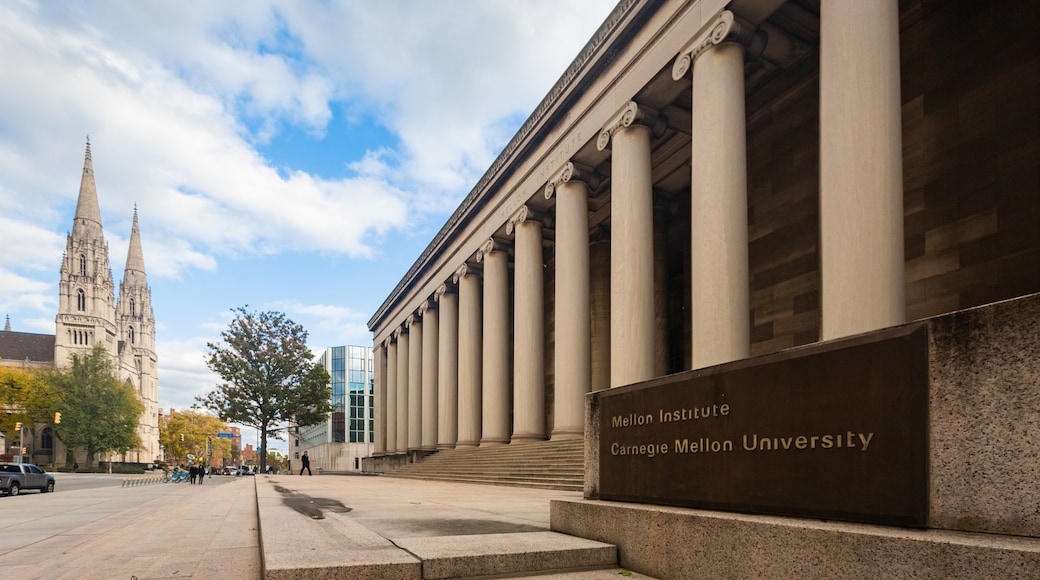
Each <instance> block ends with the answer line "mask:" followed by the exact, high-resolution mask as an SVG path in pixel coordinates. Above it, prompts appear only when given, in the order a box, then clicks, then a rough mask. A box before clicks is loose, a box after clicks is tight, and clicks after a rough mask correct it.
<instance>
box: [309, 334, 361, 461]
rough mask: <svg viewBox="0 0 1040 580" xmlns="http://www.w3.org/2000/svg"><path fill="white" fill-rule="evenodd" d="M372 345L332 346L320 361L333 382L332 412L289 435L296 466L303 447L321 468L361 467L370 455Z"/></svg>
mask: <svg viewBox="0 0 1040 580" xmlns="http://www.w3.org/2000/svg"><path fill="white" fill-rule="evenodd" d="M372 362H373V361H372V348H371V347H367V346H333V347H329V348H326V349H325V352H324V353H322V355H321V357H320V358H319V363H320V364H322V365H323V366H324V367H325V371H326V372H327V373H329V377H330V380H331V384H332V412H331V413H330V414H329V416H328V418H327V419H326V420H325V421H323V422H321V423H318V424H316V425H308V426H305V427H300V428H299V432H298V434H297V435H295V436H293V437H292V438H291V440H292V443H291V447H292V448H291V450H290V458H291V459H292V460H294V461H295V462H296V465H297V469H298V466H299V459H300V456H301V455H302V454H303V452H304V451H307V452H308V455H309V456H310V458H311V468H312V469H317V468H318V467H321V469H322V471H329V472H335V471H361V460H362V458H365V457H371V455H372V451H373V443H374V441H373V440H374V435H375V416H374V413H375V396H374V388H375V385H374V376H373V368H372Z"/></svg>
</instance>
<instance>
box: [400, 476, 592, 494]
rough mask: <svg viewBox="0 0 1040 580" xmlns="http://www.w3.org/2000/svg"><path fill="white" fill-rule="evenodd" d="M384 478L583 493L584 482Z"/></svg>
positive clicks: (476, 478) (436, 477)
mask: <svg viewBox="0 0 1040 580" xmlns="http://www.w3.org/2000/svg"><path fill="white" fill-rule="evenodd" d="M384 477H394V478H399V479H421V480H428V481H450V482H454V483H475V484H480V485H503V486H510V487H526V488H532V489H552V490H557V491H582V489H583V488H584V485H585V484H584V480H573V481H570V482H567V481H557V482H538V481H532V480H517V481H509V480H501V479H496V478H492V477H479V476H477V477H460V476H434V475H425V474H423V475H408V474H400V475H398V474H389V473H388V474H385V475H384Z"/></svg>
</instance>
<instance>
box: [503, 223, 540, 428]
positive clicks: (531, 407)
mask: <svg viewBox="0 0 1040 580" xmlns="http://www.w3.org/2000/svg"><path fill="white" fill-rule="evenodd" d="M506 233H507V234H515V240H514V242H513V243H514V247H515V252H516V257H515V264H514V271H513V294H514V297H513V435H512V437H511V439H510V441H539V440H542V439H545V284H544V278H545V274H544V270H545V266H544V262H543V261H542V222H541V221H540V216H537V215H536V214H534V212H532V211H531V209H530V208H528V207H527V206H526V205H524V206H521V207H520V209H519V210H518V211H517V212H516V213H515V214H514V215H513V216H512V217H511V218H510V219H509V222H508V223H506ZM507 267H508V265H507Z"/></svg>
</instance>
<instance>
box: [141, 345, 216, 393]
mask: <svg viewBox="0 0 1040 580" xmlns="http://www.w3.org/2000/svg"><path fill="white" fill-rule="evenodd" d="M206 342H207V340H206V339H203V338H193V339H188V340H162V339H161V338H160V339H159V340H157V341H156V350H157V351H158V352H160V353H161V357H160V365H161V369H160V373H159V405H160V406H161V407H164V408H168V407H174V408H176V409H186V408H188V407H191V406H192V405H194V404H195V403H196V401H195V397H196V396H199V395H205V394H206V393H208V392H210V391H212V390H213V389H214V388H215V387H216V386H217V385H218V384H221V383H223V381H222V380H221V379H220V377H219V376H218V375H217V374H215V373H214V372H213V371H211V370H209V367H207V366H206V359H205V356H204V355H203V354H202V353H204V352H205V351H206Z"/></svg>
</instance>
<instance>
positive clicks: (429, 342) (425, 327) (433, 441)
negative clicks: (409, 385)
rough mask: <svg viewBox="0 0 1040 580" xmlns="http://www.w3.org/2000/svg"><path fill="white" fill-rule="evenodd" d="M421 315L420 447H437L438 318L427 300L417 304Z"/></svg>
mask: <svg viewBox="0 0 1040 580" xmlns="http://www.w3.org/2000/svg"><path fill="white" fill-rule="evenodd" d="M419 316H420V317H422V321H423V323H422V332H423V338H422V437H421V438H420V439H421V444H422V445H421V446H422V449H424V450H427V451H432V450H434V449H437V410H438V409H437V374H438V369H437V365H438V363H439V360H438V355H437V351H438V338H439V337H438V334H439V332H440V329H439V326H440V325H439V322H440V321H439V319H438V317H437V309H436V308H433V307H432V305H431V304H430V301H429V300H427V301H425V302H423V303H422V305H421V306H419Z"/></svg>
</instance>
